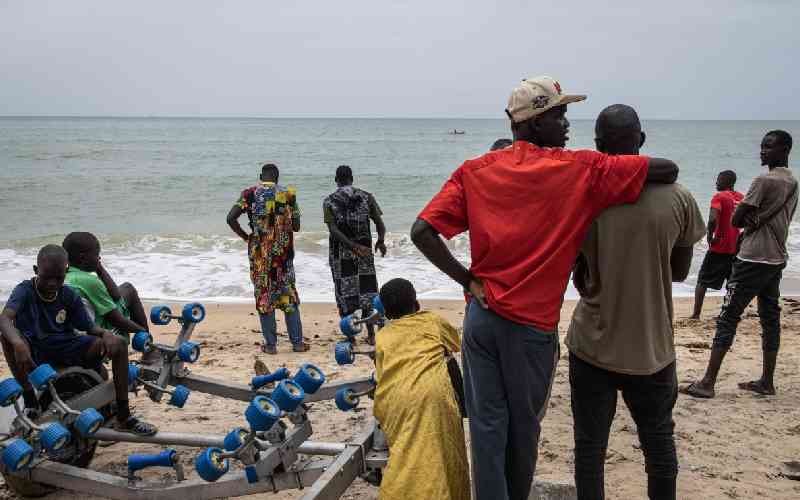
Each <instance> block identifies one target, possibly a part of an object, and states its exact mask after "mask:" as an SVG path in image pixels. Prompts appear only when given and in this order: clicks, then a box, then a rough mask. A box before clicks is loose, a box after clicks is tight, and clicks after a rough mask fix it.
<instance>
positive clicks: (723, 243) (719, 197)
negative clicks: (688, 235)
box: [709, 191, 744, 254]
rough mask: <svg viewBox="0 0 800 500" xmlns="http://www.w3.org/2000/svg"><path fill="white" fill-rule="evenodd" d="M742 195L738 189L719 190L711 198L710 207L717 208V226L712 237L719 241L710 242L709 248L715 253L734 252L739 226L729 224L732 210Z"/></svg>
mask: <svg viewBox="0 0 800 500" xmlns="http://www.w3.org/2000/svg"><path fill="white" fill-rule="evenodd" d="M742 198H744V195H743V194H742V193H740V192H738V191H720V192H718V193H717V194H715V195H714V197H713V198H711V208H716V209H717V210H719V216H718V217H717V228H716V229H715V230H714V237H715V238H719V241H717V242H716V243H712V244H711V246H710V247H709V250H711V251H712V252H716V253H727V254H734V253H736V240H737V239H738V238H739V228H738V227H734V226H733V224H731V219H732V218H733V211H734V210H736V205H738V204H739V202H740V201H742Z"/></svg>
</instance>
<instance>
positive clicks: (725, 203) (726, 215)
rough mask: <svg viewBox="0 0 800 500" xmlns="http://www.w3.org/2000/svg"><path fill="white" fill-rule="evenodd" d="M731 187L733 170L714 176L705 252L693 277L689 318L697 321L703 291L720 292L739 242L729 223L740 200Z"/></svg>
mask: <svg viewBox="0 0 800 500" xmlns="http://www.w3.org/2000/svg"><path fill="white" fill-rule="evenodd" d="M735 184H736V173H735V172H734V171H733V170H725V171H723V172H720V173H719V175H718V176H717V194H715V195H714V197H713V198H711V211H710V212H709V214H708V233H706V234H707V236H706V237H707V239H708V252H706V256H705V258H704V259H703V264H702V265H701V266H700V272H699V273H698V274H697V287H696V288H695V291H694V311H693V312H692V315H691V316H690V319H700V312H702V310H703V300H704V299H705V297H706V290H708V289H709V288H713V289H714V290H720V289H721V288H722V284H723V283H724V282H725V281H726V280H727V279H728V278H729V277H730V275H731V269H732V268H733V260H734V259H735V258H736V252H737V250H738V249H737V248H736V247H737V246H738V240H739V228H738V227H736V226H734V225H733V224H732V223H731V219H732V218H733V211H734V210H735V209H736V205H738V204H739V202H740V201H742V198H744V195H743V194H742V193H740V192H738V191H735V190H734V189H733V188H734V185H735Z"/></svg>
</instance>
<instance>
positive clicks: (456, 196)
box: [0, 77, 798, 500]
mask: <svg viewBox="0 0 800 500" xmlns="http://www.w3.org/2000/svg"><path fill="white" fill-rule="evenodd" d="M584 99H586V96H584V95H568V94H564V93H563V92H562V89H561V86H560V84H559V83H558V82H557V81H556V80H554V79H552V78H549V77H537V78H531V79H526V80H523V81H522V83H521V84H520V85H519V86H517V87H516V88H515V89H513V91H512V93H511V96H510V98H509V102H508V107H507V108H506V114H507V115H508V117H509V120H510V126H511V132H512V134H513V140H511V139H499V140H498V141H496V142H495V143H494V144H493V145H492V147H491V150H490V151H489V152H488V153H486V154H484V155H482V156H480V157H478V158H475V159H471V160H467V161H466V162H464V163H463V165H461V166H460V167H459V168H458V169H457V170H456V171H455V172H453V174H452V175H451V176H450V178H449V179H448V180H447V181H446V182H445V184H444V186H443V187H442V189H441V190H440V191H439V192H438V193H437V194H436V195H435V196H434V197H433V199H432V200H431V201H430V202H429V203H428V204H427V205H426V206H425V208H424V209H423V210H422V212H421V213H420V214H419V216H418V218H417V220H416V221H415V222H414V224H413V226H412V228H411V238H412V241H413V242H414V244H415V245H416V246H417V248H418V249H419V250H420V252H421V253H422V254H423V255H424V256H425V257H426V258H427V259H429V260H430V261H431V263H433V265H434V266H436V267H437V268H438V269H440V270H441V271H442V272H444V273H445V274H447V275H448V276H449V277H451V278H452V279H453V280H454V281H456V282H457V283H458V284H460V285H461V286H462V287H463V289H464V291H465V296H466V297H467V305H466V312H465V319H464V325H463V327H464V328H463V335H461V336H459V334H458V331H457V330H456V329H455V328H454V327H453V326H452V325H450V324H449V323H448V322H447V321H446V320H444V319H443V318H441V317H439V316H437V315H436V314H433V313H430V312H427V311H423V310H421V308H420V305H419V303H418V301H417V297H416V291H415V289H414V286H413V284H412V283H410V282H409V281H407V280H405V279H402V278H396V279H393V280H390V281H388V282H387V283H386V284H384V285H383V286H382V287H380V288H379V284H378V278H377V275H376V271H375V262H374V258H375V253H380V254H381V255H382V256H383V255H385V254H386V251H387V249H386V245H385V242H384V238H385V234H386V227H385V225H384V223H383V220H382V212H381V209H380V206H379V205H378V202H377V201H376V199H375V197H374V196H373V195H372V194H371V193H368V192H366V191H363V190H361V189H359V188H357V187H355V186H354V185H353V181H354V177H353V172H352V170H351V168H350V167H349V166H346V165H342V166H340V167H338V169H337V170H336V172H335V176H334V181H335V184H336V188H335V190H334V191H333V192H332V193H331V194H330V195H329V196H327V197H326V198H325V199H324V201H323V214H324V222H325V224H326V225H327V227H328V229H329V233H330V245H329V252H330V254H329V263H330V268H331V275H332V280H333V284H334V292H335V297H336V305H337V309H338V312H339V314H340V316H345V315H348V314H352V313H354V312H356V311H361V313H362V314H369V313H370V312H371V309H372V301H373V298H374V297H375V296H376V295H380V299H381V302H382V303H383V305H384V308H385V313H386V317H387V318H388V319H389V320H390V322H389V324H388V325H387V326H386V327H384V328H383V329H381V330H380V331H379V332H378V333H377V335H375V334H374V333H373V332H370V335H369V336H368V339H367V342H369V343H371V344H375V363H376V380H377V389H376V392H375V406H374V413H375V416H376V418H377V419H378V420H379V421H380V423H381V426H382V428H383V430H384V431H385V432H386V435H387V439H388V442H389V446H390V453H391V459H390V461H389V465H388V467H387V469H386V471H385V474H384V477H383V482H382V485H381V497H382V498H386V499H392V498H398V499H399V498H437V499H439V498H442V499H444V498H449V499H468V498H470V497H471V496H472V497H474V498H477V499H492V500H495V499H501V500H502V499H509V500H522V499H527V498H528V495H529V492H530V489H531V484H532V479H533V474H534V471H535V468H536V461H537V453H538V452H537V449H538V441H539V435H540V432H541V422H542V420H543V418H544V416H545V412H546V410H547V405H548V400H549V397H550V391H551V388H552V384H553V379H554V374H555V370H556V367H557V363H558V360H559V358H560V341H559V338H558V329H557V324H558V321H559V317H560V310H561V307H562V303H563V295H564V291H565V289H566V287H567V283H568V280H569V279H570V276H572V280H573V282H574V285H575V288H576V289H577V290H578V292H579V294H580V300H579V302H578V304H577V305H576V307H575V309H574V312H573V315H572V320H571V322H570V325H569V328H568V333H567V336H566V339H565V345H566V347H567V349H568V350H569V383H570V389H571V404H572V413H573V419H574V436H575V448H574V453H575V483H576V486H577V490H578V498H580V499H602V498H604V477H603V469H604V460H605V455H606V448H607V446H608V439H609V432H610V428H611V423H612V420H613V418H614V414H615V411H616V406H617V398H618V393H620V392H621V393H622V397H623V399H624V401H625V403H626V405H627V407H628V409H629V410H630V412H631V416H632V418H633V420H634V421H635V423H636V426H637V431H638V434H639V440H640V443H641V449H642V452H643V454H644V457H645V464H646V467H645V470H646V473H647V476H648V495H649V497H650V498H651V499H674V498H676V478H677V474H678V458H677V454H676V450H675V441H674V421H673V418H672V412H673V408H674V406H675V403H676V400H677V397H678V393H679V392H683V393H685V394H687V395H689V396H693V397H697V398H712V397H714V385H715V381H716V377H717V375H718V373H719V371H720V368H721V365H722V361H723V359H724V358H725V355H726V354H727V352H728V350H729V349H730V347H731V345H732V343H733V340H734V336H735V334H736V328H737V324H738V323H739V320H740V318H741V315H742V312H743V311H744V309H745V307H747V305H748V304H749V303H750V302H751V301H752V299H753V298H756V297H757V298H758V313H759V318H760V321H761V325H762V330H763V342H762V347H763V355H764V359H763V373H762V375H761V377H760V378H758V379H756V380H753V381H747V382H742V383H741V384H740V387H741V388H742V389H743V390H747V391H753V392H756V393H759V394H766V395H770V394H775V385H774V371H775V366H776V362H777V354H778V349H779V345H780V306H779V298H780V288H779V286H780V280H781V275H782V270H783V268H784V267H785V266H786V261H787V259H788V253H787V250H786V240H787V236H788V231H789V224H790V222H791V220H792V218H793V216H794V212H795V209H796V206H797V200H798V192H797V181H796V180H795V178H794V176H793V175H792V173H791V172H790V170H789V169H788V160H789V153H790V151H791V148H792V138H791V136H790V135H789V134H788V133H787V132H785V131H782V130H773V131H769V132H767V133H766V135H765V136H764V138H763V141H762V142H761V161H762V164H763V165H764V166H766V167H767V168H768V171H767V172H766V173H764V174H762V175H760V176H758V177H757V178H756V179H755V180H754V181H753V183H752V184H751V186H750V188H749V190H748V191H747V194H746V195H742V194H741V193H739V192H737V191H735V190H734V188H735V183H736V173H735V172H732V171H730V170H726V171H723V172H720V173H719V175H718V177H717V190H718V193H717V194H716V195H715V196H714V198H713V199H712V201H711V208H710V214H709V217H708V222H707V224H706V223H705V222H704V221H703V217H702V215H701V211H700V208H699V207H698V205H697V202H696V201H695V199H694V197H693V196H692V194H691V192H690V191H689V190H688V189H686V188H685V187H683V186H681V185H680V184H678V183H676V180H677V179H678V167H677V165H676V164H675V163H674V162H672V161H670V160H667V159H661V158H655V157H648V156H644V155H640V148H641V147H642V146H643V145H644V143H645V139H646V135H645V132H644V131H643V130H642V127H641V123H640V120H639V117H638V116H637V113H636V111H635V110H634V109H633V108H631V107H630V106H626V105H621V104H617V105H613V106H609V107H607V108H605V109H604V110H603V111H602V112H601V113H600V115H599V116H598V117H597V120H596V126H595V143H596V151H593V150H580V151H573V150H569V149H566V148H565V146H566V143H567V140H568V135H567V134H568V132H569V121H568V120H567V118H566V112H567V106H568V105H569V104H572V103H577V102H580V101H583V100H584ZM279 176H280V171H279V169H278V167H277V166H276V165H274V164H271V163H268V164H266V165H264V166H263V167H262V170H261V174H260V178H259V182H258V183H257V184H256V185H254V186H251V187H248V188H246V189H245V190H244V191H242V192H241V194H240V196H239V198H238V200H237V201H236V203H235V204H234V205H233V207H232V208H231V210H230V212H229V213H228V216H227V223H228V225H229V226H230V227H231V229H232V230H233V232H234V233H235V234H236V235H238V236H239V237H240V238H242V240H244V241H245V242H246V244H247V249H248V257H249V262H250V278H251V280H252V283H253V287H254V296H255V306H256V309H257V311H258V314H259V318H260V322H261V327H262V334H263V338H264V343H263V345H262V347H261V349H262V351H263V352H264V353H266V354H269V355H274V354H277V352H278V346H277V327H276V319H275V314H276V310H281V311H283V314H284V318H285V321H286V327H287V331H288V336H289V339H290V341H291V343H292V349H293V350H294V351H296V352H304V351H307V350H308V349H309V345H308V343H306V342H305V341H304V338H303V326H302V321H301V310H300V296H299V293H298V290H297V286H296V279H295V269H294V254H295V249H294V233H295V232H297V231H299V230H300V221H301V209H300V206H299V203H298V200H297V193H296V191H295V189H294V188H293V187H291V186H289V187H284V186H283V185H281V184H279V183H278V181H279ZM243 215H246V216H247V218H248V222H249V228H250V230H249V231H246V230H245V229H243V228H242V226H241V225H240V223H239V218H240V217H241V216H243ZM372 224H374V225H375V228H376V231H377V236H378V238H377V240H376V241H375V242H374V244H373V232H372ZM466 231H469V240H470V251H471V263H470V266H469V268H467V267H465V266H464V265H463V264H462V263H461V262H459V261H458V260H457V259H456V258H455V257H454V256H453V255H452V254H451V252H450V250H449V249H448V247H447V245H446V244H445V243H444V241H443V239H442V237H443V238H447V239H449V238H453V237H454V236H456V235H458V234H460V233H463V232H466ZM704 236H705V237H706V239H707V242H708V245H709V250H708V253H707V254H706V256H705V258H704V260H703V263H702V266H701V269H700V272H699V276H698V280H697V288H696V297H695V308H694V311H693V317H694V318H699V316H700V313H701V311H702V305H703V298H704V297H705V293H706V290H707V289H708V288H712V289H717V290H718V289H721V288H722V286H723V284H724V283H726V296H725V300H724V302H723V305H722V308H721V311H720V313H719V316H718V318H717V327H716V334H715V337H714V341H713V349H712V351H711V356H710V359H709V363H708V369H707V371H706V374H705V376H704V377H703V379H702V380H699V381H696V382H694V383H692V384H690V385H688V386H686V387H681V388H679V387H678V382H677V371H676V355H675V348H674V340H673V326H672V323H673V303H672V283H673V282H677V281H683V280H684V279H686V277H687V275H688V273H689V268H690V265H691V260H692V255H693V246H694V245H695V244H697V243H698V242H699V241H700V240H701V239H702V238H703V237H704ZM34 273H35V277H34V278H32V279H31V280H26V281H24V282H22V283H20V284H19V285H18V286H17V287H16V288H15V289H14V291H13V292H12V294H11V297H10V298H9V300H8V302H7V303H6V305H5V308H4V310H3V312H2V314H0V332H2V346H3V351H4V354H5V357H6V360H7V362H8V364H9V367H10V368H11V370H12V373H13V374H14V376H15V377H16V378H17V379H18V380H19V381H20V382H21V383H22V384H23V386H24V388H25V393H24V398H25V403H26V406H28V407H29V408H35V407H36V404H37V402H36V397H35V394H34V391H33V389H32V388H31V386H30V384H29V383H28V382H27V373H28V372H29V371H30V370H31V369H32V368H33V367H34V366H35V365H36V364H39V363H52V364H55V365H58V366H72V365H80V366H85V367H91V368H98V369H101V368H100V364H101V362H102V360H103V359H105V358H108V359H110V360H111V364H112V372H113V377H114V382H115V387H116V397H117V407H118V414H117V420H116V427H117V428H118V429H119V430H124V431H128V432H134V433H137V434H142V435H151V434H153V433H155V432H156V429H155V427H154V426H153V425H151V424H149V423H147V422H143V421H142V420H141V419H139V418H137V417H135V416H134V415H132V414H131V411H130V408H129V405H128V393H127V387H128V383H127V363H128V349H127V338H128V334H129V333H131V332H136V331H140V330H148V329H149V325H148V322H147V316H146V315H145V313H144V308H143V306H142V303H141V300H140V298H139V296H138V293H137V291H136V288H135V287H134V286H133V285H131V284H129V283H123V284H121V285H117V284H116V282H115V281H114V279H113V278H112V277H111V276H110V274H109V273H108V271H107V270H106V269H105V268H104V267H103V265H102V262H101V258H100V243H99V241H98V239H97V238H96V237H95V236H94V235H92V234H91V233H85V232H80V233H71V234H69V235H68V236H67V237H66V238H65V239H64V241H63V244H62V245H61V246H56V245H47V246H45V247H43V248H42V249H41V251H40V252H39V255H38V257H37V264H36V265H35V266H34ZM77 331H82V332H85V333H86V335H78V334H77V333H76V332H77ZM459 351H461V352H462V360H463V361H462V363H463V385H462V378H461V372H460V371H459V369H458V364H457V362H456V361H455V358H454V354H455V353H456V352H459ZM464 413H465V414H464ZM464 416H465V417H466V418H468V422H469V431H470V450H471V454H472V460H471V474H470V470H469V469H470V465H469V463H470V461H468V460H467V447H466V444H465V440H464V429H463V423H462V422H463V420H462V417H464ZM470 476H471V480H470ZM422 478H424V480H421V479H422Z"/></svg>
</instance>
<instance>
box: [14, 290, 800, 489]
mask: <svg viewBox="0 0 800 500" xmlns="http://www.w3.org/2000/svg"><path fill="white" fill-rule="evenodd" d="M791 300H792V299H789V300H788V301H784V310H783V328H784V330H783V331H784V334H783V341H782V345H781V355H780V358H779V365H778V370H777V374H776V378H777V384H776V385H777V390H778V395H777V396H773V397H763V396H756V395H753V394H751V393H746V392H742V391H740V390H739V389H738V388H737V385H736V384H737V382H739V381H743V380H751V379H754V378H757V377H758V374H759V373H760V369H761V354H760V353H761V348H760V329H759V325H758V318H757V317H756V316H755V310H754V309H752V308H751V309H749V310H748V314H747V317H746V319H744V320H743V321H742V323H741V325H740V328H739V335H738V338H737V339H736V342H735V345H734V349H733V351H732V352H731V353H730V354H729V355H728V358H727V359H726V362H725V365H724V366H723V370H722V373H721V375H720V380H719V384H718V386H717V398H716V399H714V400H711V401H705V400H695V399H692V398H689V397H686V396H683V395H681V396H680V397H679V399H678V404H677V407H676V409H675V421H676V440H677V446H678V457H679V462H680V467H681V469H680V475H679V477H678V498H682V499H704V500H712V499H729V498H746V499H751V498H757V497H762V498H771V499H773V498H774V499H778V498H781V499H790V498H791V499H796V498H800V482H798V481H795V480H791V479H788V478H787V477H786V475H790V474H789V473H790V472H791V471H790V469H789V468H787V467H786V466H785V465H784V462H788V461H794V460H800V374H798V370H797V368H798V352H799V349H798V348H799V347H800V339H798V335H797V332H798V326H800V315H798V314H800V303H798V302H790V301H791ZM676 302H677V303H676V318H678V319H677V320H676V332H675V334H676V335H675V342H676V344H677V346H678V347H677V352H678V378H679V381H680V382H681V383H686V382H689V381H691V380H693V379H695V378H697V377H699V376H701V375H702V372H703V369H704V367H705V362H706V360H707V359H708V354H709V344H710V341H711V338H712V336H713V328H714V321H713V317H714V315H715V312H716V311H717V310H718V307H719V299H714V298H709V299H708V300H707V303H706V307H705V315H704V317H703V319H702V320H701V321H698V322H689V321H686V320H683V319H681V318H685V317H686V316H688V312H689V308H690V307H691V303H690V301H689V300H687V299H681V300H678V301H676ZM573 305H574V304H573V303H571V302H567V303H566V304H565V305H564V309H563V312H562V322H561V328H560V329H561V335H562V340H563V334H564V330H565V329H566V326H567V325H568V322H569V316H570V314H571V311H572V307H573ZM176 306H177V305H176ZM423 307H425V308H428V309H431V310H434V311H436V312H438V313H440V314H442V315H443V316H444V317H446V318H447V319H448V320H450V321H451V322H452V323H453V324H455V325H457V326H460V325H461V321H462V319H463V303H460V302H457V301H449V302H448V301H438V302H437V301H426V302H424V303H423ZM207 312H208V314H207V317H206V320H205V321H204V322H203V323H201V324H200V325H199V326H198V327H197V329H196V331H195V335H194V340H196V341H198V342H200V343H201V344H202V348H203V352H202V355H201V358H200V361H199V362H198V363H197V364H196V365H194V366H193V371H194V372H195V373H197V374H201V375H204V376H209V377H215V378H221V379H225V380H230V381H234V382H240V383H247V382H248V381H249V379H250V377H252V375H253V363H254V361H255V360H256V359H257V358H258V359H262V360H264V361H265V362H266V363H267V365H268V366H269V368H270V369H275V368H277V367H279V366H287V367H289V368H290V369H292V370H293V369H295V368H296V367H297V366H299V365H300V364H301V362H304V361H310V362H313V363H315V364H317V365H318V366H320V367H321V368H322V369H323V370H324V371H325V373H326V374H327V376H328V379H329V380H337V381H338V380H344V379H349V378H354V377H357V376H362V375H367V374H369V373H371V371H372V369H373V367H372V364H371V363H370V362H369V361H368V360H367V359H366V358H363V357H358V358H357V360H356V364H355V365H354V366H349V367H339V366H337V365H336V363H335V361H334V359H333V344H334V343H335V342H336V340H337V339H338V338H339V334H338V330H337V324H336V320H337V316H336V312H335V308H334V306H333V305H331V304H305V305H304V306H303V327H304V330H305V334H306V338H307V340H308V341H309V342H310V343H311V346H312V348H311V351H309V352H308V353H293V352H291V347H290V345H289V342H288V338H287V337H286V335H285V329H284V327H283V324H282V318H279V331H281V332H282V334H281V336H280V337H279V354H278V355H276V356H266V355H262V354H261V353H260V352H259V351H258V343H259V342H260V340H261V335H260V333H259V330H258V328H259V325H258V318H257V316H255V315H254V314H253V308H252V306H247V305H218V304H211V305H209V306H208V309H207ZM279 316H280V314H279ZM154 333H155V335H156V337H157V340H160V341H163V342H171V341H172V340H174V338H175V334H176V333H177V326H175V325H169V326H167V327H157V328H156V329H155V332H154ZM0 372H1V373H2V376H3V377H5V376H8V369H7V367H5V364H3V367H2V370H0ZM133 402H134V404H135V407H136V411H137V412H139V413H140V414H141V415H143V416H144V417H145V418H147V419H149V420H150V421H152V422H154V423H155V424H157V425H158V426H159V427H160V428H161V429H162V430H170V431H182V432H197V433H208V434H222V433H225V432H226V431H228V430H230V429H231V428H233V427H235V426H238V425H242V424H243V423H244V418H243V416H242V414H243V410H244V408H245V406H246V403H244V402H235V401H231V400H223V399H218V398H213V397H211V396H207V395H203V394H199V393H197V392H195V393H193V394H192V395H191V397H190V399H189V402H188V403H187V405H186V407H185V408H184V409H176V408H172V407H170V406H167V405H166V404H155V403H152V402H151V401H150V400H149V399H147V398H146V397H144V396H143V395H141V394H140V395H139V396H138V397H136V398H135V399H134V400H133ZM370 406H371V405H370V402H369V401H368V400H367V401H365V402H362V406H361V407H360V408H359V409H357V410H356V411H355V412H348V413H343V412H341V411H339V410H337V409H336V407H335V405H334V404H333V403H332V402H321V403H315V404H313V405H312V409H311V414H310V418H311V421H312V424H313V425H314V436H313V438H312V439H314V440H326V441H343V440H346V439H347V438H349V437H350V436H352V435H353V434H354V433H356V432H357V430H358V429H359V428H360V427H361V426H363V425H365V424H366V422H367V421H368V419H369V418H370V415H371V409H370ZM543 427H544V428H543V431H542V439H541V444H540V447H539V450H540V458H539V465H538V470H537V477H538V478H539V479H543V480H548V479H551V480H570V479H571V476H572V469H573V460H572V444H573V436H572V415H571V412H570V404H569V386H568V379H567V358H566V350H565V349H564V348H563V344H562V356H561V361H560V363H559V366H558V373H557V375H556V380H555V386H554V389H553V396H552V399H551V401H550V408H549V410H548V413H547V418H546V419H545V422H544V426H543ZM158 449H160V447H156V446H149V445H133V444H124V443H120V444H115V445H113V446H110V447H107V448H98V452H97V455H96V457H95V460H94V462H93V464H92V468H93V469H96V470H100V471H104V472H114V473H118V474H124V473H125V467H126V465H125V464H126V457H127V455H128V454H130V453H135V452H144V453H149V452H154V451H157V450H158ZM179 451H181V452H182V457H183V460H184V462H186V464H187V466H188V467H189V470H192V471H193V468H192V466H191V462H192V460H193V457H194V455H195V453H196V452H197V450H192V449H186V448H180V447H179ZM643 464H644V462H643V458H642V454H641V451H640V450H639V444H638V439H637V436H636V428H635V425H634V424H633V421H632V420H631V418H630V416H629V414H628V411H627V409H626V408H625V407H624V403H622V401H621V398H620V407H619V408H618V412H617V417H616V420H615V421H614V425H613V427H612V432H611V439H610V443H609V450H608V457H607V461H606V492H607V497H608V498H610V499H637V498H646V475H645V473H644V465H643ZM795 473H797V472H796V471H795ZM169 475H170V473H169V472H164V471H158V470H157V469H156V470H152V471H146V473H145V476H146V477H148V478H153V479H155V478H158V477H159V476H163V477H167V476H169ZM2 488H3V490H0V497H2V498H14V495H13V494H11V493H10V492H9V491H8V490H7V489H6V486H3V487H2ZM300 496H302V492H283V493H279V494H275V495H273V494H262V495H254V496H252V497H249V498H282V499H283V498H287V499H288V498H299V497H300ZM48 498H52V499H64V500H66V499H72V498H75V495H74V494H72V493H69V492H63V491H61V492H56V493H53V494H51V495H50V496H48ZM344 498H359V499H360V498H364V499H372V498H377V490H376V489H375V488H373V487H371V486H369V485H367V484H366V483H364V482H363V481H361V480H357V481H356V483H354V485H353V486H351V488H350V489H349V490H348V492H347V493H346V494H345V496H344Z"/></svg>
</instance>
